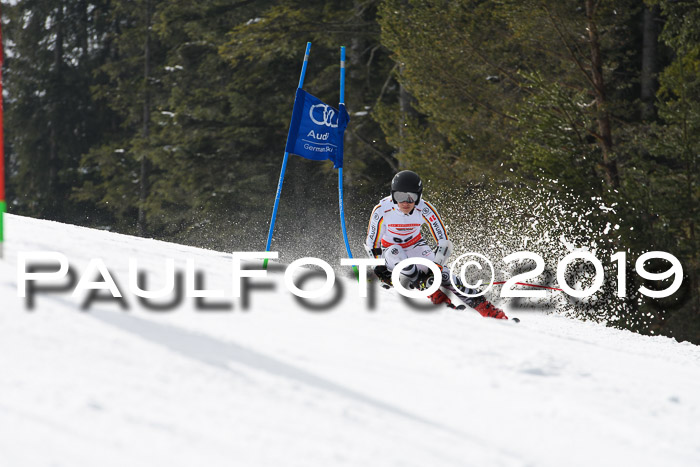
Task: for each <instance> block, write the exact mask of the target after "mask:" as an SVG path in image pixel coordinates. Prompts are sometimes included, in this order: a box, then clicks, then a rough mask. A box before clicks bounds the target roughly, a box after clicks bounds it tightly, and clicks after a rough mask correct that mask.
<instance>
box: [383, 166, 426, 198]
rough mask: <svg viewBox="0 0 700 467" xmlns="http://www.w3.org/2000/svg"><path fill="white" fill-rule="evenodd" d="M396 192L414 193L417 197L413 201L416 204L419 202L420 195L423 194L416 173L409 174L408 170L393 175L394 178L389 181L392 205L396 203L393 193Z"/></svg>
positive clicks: (421, 184) (421, 185) (421, 183)
mask: <svg viewBox="0 0 700 467" xmlns="http://www.w3.org/2000/svg"><path fill="white" fill-rule="evenodd" d="M397 191H400V192H404V193H415V194H416V195H418V197H417V198H416V200H415V202H416V203H417V202H418V201H420V196H421V193H423V182H421V179H420V177H419V176H418V174H417V173H415V172H411V171H410V170H402V171H401V172H399V173H397V174H396V175H394V178H393V179H392V180H391V199H392V201H393V202H394V203H397V201H396V198H395V197H394V193H396V192H397Z"/></svg>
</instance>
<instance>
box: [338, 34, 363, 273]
mask: <svg viewBox="0 0 700 467" xmlns="http://www.w3.org/2000/svg"><path fill="white" fill-rule="evenodd" d="M340 105H342V106H345V47H341V48H340ZM338 204H339V205H340V226H341V228H342V229H343V240H345V250H346V251H347V252H348V258H352V251H350V242H348V231H347V229H346V228H345V208H344V207H343V204H344V203H343V168H342V167H339V168H338ZM353 270H354V271H355V274H356V275H357V277H358V279H359V272H358V270H357V268H356V267H355V266H353Z"/></svg>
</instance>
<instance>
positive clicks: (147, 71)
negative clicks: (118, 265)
mask: <svg viewBox="0 0 700 467" xmlns="http://www.w3.org/2000/svg"><path fill="white" fill-rule="evenodd" d="M151 10H152V7H151V0H146V40H145V44H144V53H143V55H144V66H143V94H144V96H143V128H142V136H143V140H144V143H145V144H144V147H142V148H141V150H142V151H143V152H142V153H141V176H140V186H139V188H140V190H139V217H138V229H139V233H140V234H141V235H142V236H145V235H146V200H147V199H148V190H149V186H148V174H149V167H148V156H147V153H148V151H147V147H148V138H149V137H150V134H151V127H150V124H151V94H150V91H149V80H150V78H151V16H152V11H151Z"/></svg>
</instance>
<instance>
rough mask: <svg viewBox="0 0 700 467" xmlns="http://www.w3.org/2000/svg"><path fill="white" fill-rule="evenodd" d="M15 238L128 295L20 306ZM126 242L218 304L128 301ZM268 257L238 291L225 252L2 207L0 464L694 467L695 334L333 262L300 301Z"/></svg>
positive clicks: (698, 425)
mask: <svg viewBox="0 0 700 467" xmlns="http://www.w3.org/2000/svg"><path fill="white" fill-rule="evenodd" d="M20 251H57V252H61V253H63V254H64V255H66V256H67V257H68V259H69V261H70V263H71V266H72V267H73V268H74V270H75V272H76V273H77V274H78V277H80V275H81V274H82V272H84V271H85V269H86V266H87V264H88V261H89V260H90V259H91V258H97V257H99V258H102V259H103V261H104V264H105V265H106V266H107V268H108V270H109V272H110V273H111V275H112V276H113V277H114V278H115V280H116V282H117V284H118V286H119V289H120V290H121V291H122V292H123V293H124V296H125V300H126V302H127V303H128V305H129V309H128V310H127V311H125V310H123V309H122V308H121V307H120V306H119V304H118V303H116V302H110V301H93V302H92V303H90V307H89V309H88V310H83V311H81V304H83V303H84V300H85V297H86V294H84V293H81V294H79V296H77V297H72V296H71V295H70V293H65V292H61V293H58V292H48V291H43V292H40V293H37V294H36V296H35V300H36V302H35V307H34V309H33V310H31V311H30V310H29V309H28V308H27V304H26V302H25V301H24V300H23V299H20V298H18V297H17V271H16V269H17V254H18V252H20ZM129 257H135V258H138V261H139V266H140V267H142V268H144V270H146V271H147V272H148V279H149V284H152V288H153V289H156V288H158V287H160V286H161V285H162V284H163V283H164V281H165V279H164V270H165V267H164V264H165V259H166V258H175V266H176V268H177V269H183V270H184V268H185V264H186V261H187V259H190V260H194V262H195V265H196V268H197V270H199V271H200V272H202V273H203V275H204V280H205V284H206V288H207V289H217V288H220V289H222V290H228V292H226V294H227V295H226V297H228V298H226V297H225V298H223V299H221V298H220V299H216V300H213V299H207V300H208V301H207V303H208V304H209V305H211V304H212V303H218V304H219V305H222V307H221V308H223V309H219V310H211V309H206V310H205V309H203V308H202V307H201V306H198V305H197V304H196V303H195V301H194V299H183V301H182V303H180V304H178V305H177V306H170V307H166V309H165V310H160V311H156V310H153V309H149V308H146V307H144V306H140V305H138V302H137V300H136V299H135V297H134V296H133V294H131V293H129V289H128V283H129V282H128V258H129ZM255 264H259V263H255ZM271 269H272V271H271V272H270V274H269V276H268V277H267V278H265V279H253V280H251V284H254V285H255V287H249V288H248V289H246V290H248V294H247V298H246V300H245V301H244V302H242V301H241V300H238V299H236V300H234V299H232V298H230V282H231V273H230V271H231V259H230V257H229V256H228V255H227V254H225V253H220V252H214V251H207V250H201V249H196V248H190V247H185V246H180V245H174V244H168V243H164V242H158V241H154V240H146V239H139V238H133V237H128V236H124V235H117V234H111V233H106V232H101V231H95V230H90V229H85V228H80V227H75V226H70V225H63V224H58V223H53V222H46V221H39V220H35V219H30V218H23V217H18V216H13V215H7V216H6V244H5V258H4V259H3V260H0V300H1V301H0V465H2V466H21V467H31V466H42V467H43V466H67V467H80V466H95V465H100V466H125V465H129V466H149V467H151V466H166V465H167V466H169V467H177V466H192V465H206V466H231V465H236V466H276V467H277V466H336V465H348V466H421V467H424V466H469V465H474V466H485V465H503V466H561V465H574V466H590V465H637V466H644V465H649V466H652V465H673V466H682V465H687V466H697V465H700V348H698V347H696V346H693V345H691V344H687V343H684V344H681V343H677V342H675V341H674V340H671V339H668V338H664V337H644V336H640V335H636V334H632V333H629V332H623V331H618V330H614V329H609V328H606V327H604V326H601V325H596V324H592V323H581V322H577V321H573V320H570V319H566V318H562V317H558V316H556V315H540V314H526V313H523V314H521V316H520V317H521V318H522V322H521V323H520V324H514V323H508V322H500V321H496V320H490V319H484V318H481V317H480V316H478V315H477V314H476V313H475V312H468V311H464V312H456V311H452V310H448V309H446V308H444V309H443V308H440V309H437V310H435V309H429V310H423V311H420V310H416V309H415V308H413V307H411V306H408V305H407V304H406V303H405V302H404V300H403V299H401V298H400V297H398V296H397V295H395V292H393V291H392V292H387V291H384V290H382V289H376V288H375V289H373V294H374V298H373V299H362V298H358V297H357V293H356V291H357V282H356V281H353V280H352V279H351V278H349V277H338V279H337V281H338V282H339V283H340V286H342V291H343V292H342V293H341V294H340V295H339V296H338V297H337V301H336V302H335V303H332V304H330V305H328V304H327V303H326V306H325V307H324V306H320V305H319V306H303V305H300V304H299V302H298V301H297V300H296V299H295V298H294V297H293V296H292V295H291V293H290V292H289V291H287V289H286V287H285V286H284V285H283V282H282V277H283V276H282V273H281V270H282V268H281V266H279V265H277V266H276V267H273V268H271ZM319 284H320V282H315V279H309V280H308V281H307V282H305V284H304V288H309V287H318V286H319ZM149 288H150V287H149ZM100 293H101V294H102V296H103V295H104V291H102V292H100ZM326 302H327V301H326ZM321 305H322V304H321Z"/></svg>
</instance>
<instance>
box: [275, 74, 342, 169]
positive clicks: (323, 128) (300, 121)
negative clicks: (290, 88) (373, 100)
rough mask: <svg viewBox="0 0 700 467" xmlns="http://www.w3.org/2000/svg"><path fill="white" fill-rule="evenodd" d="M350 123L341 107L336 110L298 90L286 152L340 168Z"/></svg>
mask: <svg viewBox="0 0 700 467" xmlns="http://www.w3.org/2000/svg"><path fill="white" fill-rule="evenodd" d="M349 120H350V117H349V116H348V112H347V111H346V110H345V105H344V104H341V105H340V110H338V109H336V108H334V107H331V106H330V105H327V104H324V103H323V102H322V101H321V100H320V99H318V98H317V97H314V96H312V95H311V94H309V93H308V92H306V91H304V90H303V89H301V88H298V89H297V94H296V97H295V98H294V110H293V111H292V122H291V124H290V125H289V135H288V136H287V146H286V148H285V151H287V152H289V153H291V154H296V155H298V156H301V157H304V158H306V159H312V160H316V161H322V160H326V159H330V160H331V161H333V167H334V168H336V169H337V168H340V167H342V166H343V134H344V133H345V128H346V127H347V126H348V121H349Z"/></svg>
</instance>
